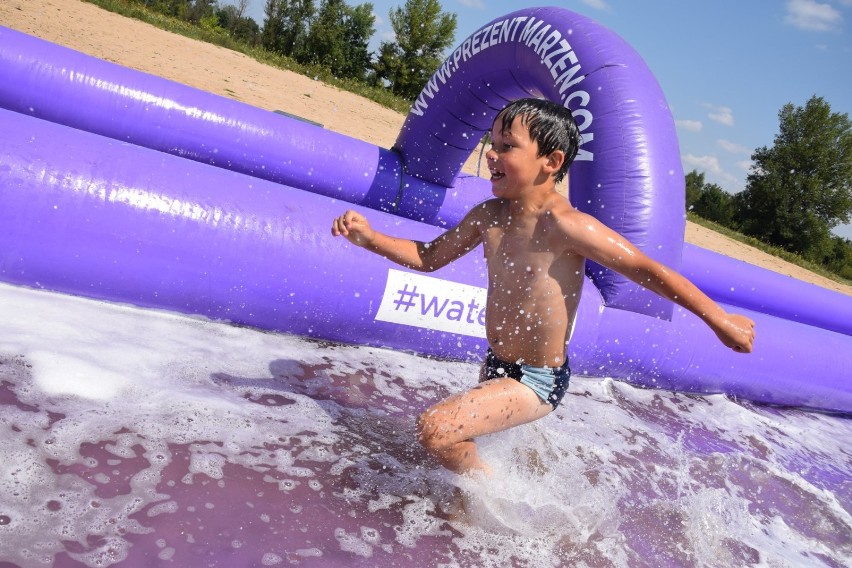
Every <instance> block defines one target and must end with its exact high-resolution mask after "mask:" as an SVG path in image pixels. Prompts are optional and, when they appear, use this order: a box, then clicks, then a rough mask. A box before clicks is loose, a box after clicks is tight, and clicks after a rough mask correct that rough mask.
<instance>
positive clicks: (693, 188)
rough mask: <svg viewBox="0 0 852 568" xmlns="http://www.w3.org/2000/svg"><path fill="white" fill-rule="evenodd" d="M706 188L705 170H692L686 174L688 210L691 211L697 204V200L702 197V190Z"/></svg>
mask: <svg viewBox="0 0 852 568" xmlns="http://www.w3.org/2000/svg"><path fill="white" fill-rule="evenodd" d="M703 188H704V172H699V171H698V170H692V171H691V172H689V173H688V174H686V210H687V211H690V210H692V208H693V207H694V206H695V202H696V201H698V198H699V197H701V190H702V189H703Z"/></svg>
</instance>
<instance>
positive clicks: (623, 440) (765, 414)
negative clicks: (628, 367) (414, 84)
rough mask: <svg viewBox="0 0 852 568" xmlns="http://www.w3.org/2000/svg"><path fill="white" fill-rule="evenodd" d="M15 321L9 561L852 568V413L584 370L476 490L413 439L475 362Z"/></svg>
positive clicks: (133, 322) (76, 306) (496, 458)
mask: <svg viewBox="0 0 852 568" xmlns="http://www.w3.org/2000/svg"><path fill="white" fill-rule="evenodd" d="M0 313H3V314H4V322H3V326H2V328H0V428H2V432H3V435H2V436H0V459H2V462H0V563H2V562H7V563H11V564H12V565H18V566H49V565H54V566H79V565H81V564H82V565H86V566H113V565H115V566H141V565H150V562H151V561H152V559H153V558H157V559H160V560H163V561H170V562H172V563H175V564H176V565H205V566H206V565H211V566H229V567H231V566H249V565H263V566H276V565H291V564H296V565H300V566H337V565H347V566H375V565H382V566H411V565H424V566H433V565H434V566H507V565H515V566H536V567H538V566H714V567H716V566H746V565H750V566H785V565H796V566H843V565H849V564H852V542H850V536H849V535H850V534H852V516H850V510H851V509H852V494H850V492H852V479H850V471H852V450H850V446H849V443H848V440H849V439H852V438H850V434H852V424H850V421H849V420H848V419H844V418H840V417H833V416H826V415H821V414H815V413H805V412H800V411H796V410H777V409H770V408H762V407H752V406H750V405H745V404H741V403H737V402H734V401H730V400H727V399H726V398H724V397H721V396H708V397H699V396H686V395H680V394H673V393H667V392H661V391H653V390H641V389H636V388H634V387H631V386H629V385H626V384H623V383H619V382H616V381H612V380H609V379H602V380H601V379H590V378H582V377H575V378H573V379H572V384H571V388H570V393H569V395H568V396H566V400H565V403H564V404H563V406H562V407H561V408H560V409H559V410H558V411H557V412H556V413H554V414H553V415H551V416H549V417H547V418H545V419H543V420H541V421H539V422H536V423H533V424H529V425H526V426H523V427H520V428H516V429H513V430H511V431H508V432H503V433H500V434H495V435H492V436H487V437H484V438H483V439H481V440H480V446H481V452H482V455H483V456H484V458H485V459H486V460H488V461H489V463H491V464H492V467H494V469H495V471H497V472H498V475H497V476H495V478H494V479H492V480H490V481H487V482H482V481H479V482H476V481H474V480H470V479H465V478H458V477H457V476H453V475H451V474H449V473H447V472H445V471H443V470H441V468H439V467H438V466H437V464H435V463H434V462H432V461H431V460H430V459H429V458H428V457H427V456H426V455H425V453H424V452H423V450H421V449H420V448H419V446H418V444H417V442H416V436H415V433H414V427H413V420H414V417H415V416H416V415H417V414H418V413H419V412H422V411H423V410H425V409H426V408H428V407H429V406H430V405H431V404H434V402H436V401H438V400H440V399H441V398H442V397H444V396H446V395H448V394H449V393H452V392H455V391H458V390H460V389H462V388H465V387H467V386H469V385H471V384H473V382H474V381H475V380H476V373H477V368H476V367H475V366H474V365H470V364H463V363H454V362H445V361H435V360H426V359H423V358H418V357H414V356H412V355H408V354H404V353H395V352H391V351H387V350H381V349H373V348H366V347H352V346H340V345H333V344H328V343H323V342H317V341H310V340H305V339H301V338H294V337H288V336H283V335H276V334H270V333H263V332H258V331H255V330H250V329H244V328H238V327H234V326H229V325H226V324H223V323H214V322H208V321H205V320H201V319H194V318H189V317H185V316H179V315H175V314H169V313H163V312H158V311H153V310H139V309H136V308H132V307H128V306H120V305H111V304H104V303H98V302H93V301H89V300H82V299H77V298H71V297H67V296H62V295H55V294H50V293H46V292H38V291H32V290H25V289H20V288H14V287H9V286H5V285H4V286H0ZM460 491H461V492H462V494H463V495H465V502H466V503H467V507H466V510H465V513H464V514H463V515H458V516H456V515H452V514H450V512H451V510H452V506H451V504H452V503H453V502H454V500H456V499H457V498H458V495H459V492H460Z"/></svg>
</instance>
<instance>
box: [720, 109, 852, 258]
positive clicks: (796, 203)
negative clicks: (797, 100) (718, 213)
mask: <svg viewBox="0 0 852 568" xmlns="http://www.w3.org/2000/svg"><path fill="white" fill-rule="evenodd" d="M778 117H779V122H780V130H779V133H778V134H777V135H776V136H775V145H774V146H773V147H772V148H767V147H765V146H764V147H762V148H758V149H757V150H755V151H754V153H753V154H752V160H753V162H754V167H753V169H752V173H751V174H749V176H748V181H747V184H746V189H745V190H744V191H743V192H741V193H740V194H738V195H737V196H736V198H735V204H736V220H737V222H738V224H739V225H740V227H741V230H742V231H743V232H745V233H746V234H749V235H753V236H755V237H757V238H759V239H761V240H763V241H765V242H768V243H771V244H773V245H776V246H779V247H782V248H784V249H787V250H790V251H793V252H796V253H798V254H800V255H802V256H804V257H805V258H808V259H812V260H816V261H817V262H819V261H822V260H823V259H824V258H825V257H826V255H827V253H828V252H829V250H830V249H831V247H832V238H831V233H830V231H831V229H832V228H833V227H835V226H837V225H838V224H841V223H848V222H849V218H850V213H852V123H850V121H849V117H848V115H846V114H839V113H833V112H831V107H830V106H829V104H828V103H827V102H826V101H825V100H824V99H823V98H822V97H817V96H813V97H811V99H810V100H808V102H807V103H806V104H805V106H804V107H796V106H793V104H792V103H788V104H786V105H784V106H783V107H782V108H781V111H780V112H779V113H778Z"/></svg>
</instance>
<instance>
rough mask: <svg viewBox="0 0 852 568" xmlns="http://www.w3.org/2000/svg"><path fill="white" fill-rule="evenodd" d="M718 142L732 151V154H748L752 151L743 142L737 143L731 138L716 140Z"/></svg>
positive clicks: (725, 148)
mask: <svg viewBox="0 0 852 568" xmlns="http://www.w3.org/2000/svg"><path fill="white" fill-rule="evenodd" d="M716 144H718V145H719V147H721V148H722V149H723V150H724V151H726V152H730V153H731V154H748V153H749V152H751V150H749V149H748V148H746V147H745V146H743V145H741V144H737V143H735V142H731V141H730V140H724V139H720V140H716Z"/></svg>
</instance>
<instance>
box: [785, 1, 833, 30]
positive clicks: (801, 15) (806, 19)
mask: <svg viewBox="0 0 852 568" xmlns="http://www.w3.org/2000/svg"><path fill="white" fill-rule="evenodd" d="M844 3H846V2H844ZM784 20H785V21H786V22H787V23H788V24H790V25H792V26H795V27H797V28H799V29H802V30H807V31H813V32H826V31H831V30H835V29H837V28H838V27H839V26H840V24H841V22H843V15H842V14H841V13H840V12H839V11H837V10H836V9H835V8H834V7H833V6H831V4H823V3H820V2H817V0H789V2H787V16H786V18H785V19H784Z"/></svg>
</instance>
